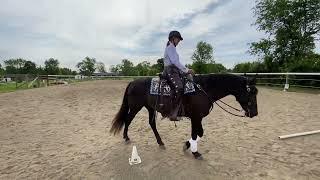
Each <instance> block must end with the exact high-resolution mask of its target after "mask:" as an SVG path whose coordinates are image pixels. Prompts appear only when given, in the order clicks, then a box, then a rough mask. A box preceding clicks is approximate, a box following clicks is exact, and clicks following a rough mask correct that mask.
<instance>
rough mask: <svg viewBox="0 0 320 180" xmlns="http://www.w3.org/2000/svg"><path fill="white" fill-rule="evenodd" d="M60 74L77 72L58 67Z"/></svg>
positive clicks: (74, 73)
mask: <svg viewBox="0 0 320 180" xmlns="http://www.w3.org/2000/svg"><path fill="white" fill-rule="evenodd" d="M60 74H62V75H76V74H77V72H76V71H72V70H71V69H69V68H61V69H60Z"/></svg>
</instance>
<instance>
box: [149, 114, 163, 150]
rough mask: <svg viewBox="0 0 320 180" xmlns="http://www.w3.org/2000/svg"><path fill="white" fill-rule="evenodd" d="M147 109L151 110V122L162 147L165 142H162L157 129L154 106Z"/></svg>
mask: <svg viewBox="0 0 320 180" xmlns="http://www.w3.org/2000/svg"><path fill="white" fill-rule="evenodd" d="M147 109H148V111H149V124H150V126H151V128H152V130H153V133H154V135H155V136H156V139H157V142H158V144H159V146H160V147H161V148H164V143H163V142H162V140H161V137H160V135H159V133H158V130H157V125H156V119H155V116H156V113H155V111H154V109H153V108H147Z"/></svg>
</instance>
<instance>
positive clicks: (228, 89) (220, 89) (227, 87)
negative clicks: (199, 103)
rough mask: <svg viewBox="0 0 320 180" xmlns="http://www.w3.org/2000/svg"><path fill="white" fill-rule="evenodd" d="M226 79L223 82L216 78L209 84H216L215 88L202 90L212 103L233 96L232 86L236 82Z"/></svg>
mask: <svg viewBox="0 0 320 180" xmlns="http://www.w3.org/2000/svg"><path fill="white" fill-rule="evenodd" d="M227 78H228V77H226V79H225V80H224V79H221V78H217V80H215V82H210V83H214V84H216V85H215V86H212V87H207V88H206V89H204V90H205V91H206V92H207V94H208V95H209V96H210V98H211V99H212V100H213V101H216V100H219V99H221V98H224V97H226V96H228V95H235V92H236V91H235V89H234V86H235V83H237V82H236V81H233V80H232V79H227Z"/></svg>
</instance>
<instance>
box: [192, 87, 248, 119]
mask: <svg viewBox="0 0 320 180" xmlns="http://www.w3.org/2000/svg"><path fill="white" fill-rule="evenodd" d="M193 84H194V85H196V86H197V87H198V89H199V90H201V91H202V92H203V93H204V94H205V95H206V96H207V97H208V99H209V101H210V103H211V108H210V112H211V110H212V109H213V103H215V104H216V105H217V106H218V107H220V108H221V109H222V110H224V111H225V112H227V113H229V114H231V115H233V116H237V117H246V116H244V115H238V114H234V113H232V112H230V111H228V110H226V109H225V108H223V107H222V106H221V105H220V104H218V103H217V101H219V102H221V103H222V104H224V105H226V106H228V107H230V108H232V109H234V110H236V111H238V112H242V111H243V110H240V109H237V108H235V107H232V106H230V105H229V104H227V103H225V102H223V101H221V100H220V99H218V100H217V101H213V100H212V99H211V98H210V97H209V95H208V94H207V92H206V91H205V90H204V89H202V88H201V86H200V84H196V83H195V82H193Z"/></svg>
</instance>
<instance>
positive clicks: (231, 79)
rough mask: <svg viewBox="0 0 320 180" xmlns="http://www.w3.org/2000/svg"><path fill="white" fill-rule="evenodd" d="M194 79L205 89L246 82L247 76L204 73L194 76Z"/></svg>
mask: <svg viewBox="0 0 320 180" xmlns="http://www.w3.org/2000/svg"><path fill="white" fill-rule="evenodd" d="M194 81H195V82H196V83H198V84H200V85H201V86H202V87H203V88H205V89H211V88H214V87H217V86H226V87H227V86H228V87H230V86H233V85H236V84H239V83H241V84H242V83H243V84H245V83H246V78H245V77H242V76H237V75H234V74H203V75H197V76H195V77H194Z"/></svg>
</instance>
